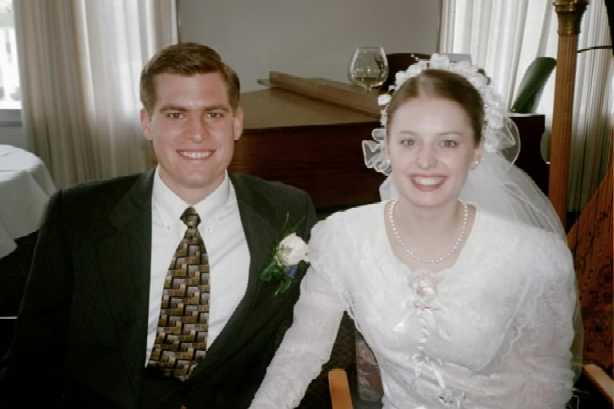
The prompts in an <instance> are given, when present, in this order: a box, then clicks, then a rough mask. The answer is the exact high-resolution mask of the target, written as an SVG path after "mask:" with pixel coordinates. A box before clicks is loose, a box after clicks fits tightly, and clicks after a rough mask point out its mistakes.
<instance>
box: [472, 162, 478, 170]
mask: <svg viewBox="0 0 614 409" xmlns="http://www.w3.org/2000/svg"><path fill="white" fill-rule="evenodd" d="M479 164H480V161H479V160H474V161H473V166H472V169H475V168H477V167H478V165H479Z"/></svg>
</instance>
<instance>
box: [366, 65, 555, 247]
mask: <svg viewBox="0 0 614 409" xmlns="http://www.w3.org/2000/svg"><path fill="white" fill-rule="evenodd" d="M426 69H439V70H446V71H451V72H453V73H456V74H458V75H460V76H461V77H463V78H465V79H466V80H467V81H469V83H471V85H473V87H474V88H475V89H476V90H477V91H478V92H479V93H480V96H481V97H482V101H483V103H484V123H483V126H482V142H481V150H482V155H481V160H480V164H479V166H477V167H476V168H475V169H473V170H471V171H470V172H469V174H468V176H467V179H466V182H465V185H464V187H463V189H462V191H461V194H460V199H461V200H465V201H467V202H471V203H474V204H476V205H478V206H479V207H480V208H481V209H484V210H487V211H489V212H491V213H494V214H497V215H499V216H502V217H505V218H507V219H510V220H512V221H514V222H521V223H525V224H528V225H532V226H535V227H538V228H541V229H543V230H546V231H549V232H552V233H556V234H557V235H559V236H560V237H562V238H564V237H565V233H564V229H563V227H562V225H561V223H560V220H559V218H558V216H557V214H556V212H555V211H554V209H553V208H552V205H551V203H550V201H549V200H548V198H547V197H546V196H545V195H544V194H543V192H542V191H541V190H540V189H539V188H538V187H537V185H535V183H534V182H533V180H532V179H531V178H530V177H529V176H528V175H527V174H526V173H524V172H523V171H522V170H520V169H519V168H517V167H516V166H514V164H513V163H514V161H515V160H516V158H517V157H518V154H519V152H520V138H519V134H518V128H517V127H516V125H515V124H514V122H513V121H512V120H511V119H510V117H509V116H508V115H507V110H506V109H505V105H504V104H503V102H502V99H501V97H500V96H499V95H498V94H497V93H496V92H495V91H494V90H493V88H492V87H491V86H490V85H489V80H488V78H487V77H486V76H485V75H484V74H483V73H482V72H480V69H479V68H478V67H476V66H474V65H471V64H470V63H469V62H467V61H461V62H450V60H449V59H448V57H446V56H444V55H439V54H433V55H432V57H431V59H430V60H420V61H418V62H417V63H415V64H413V65H410V66H409V67H408V68H407V69H406V70H404V71H399V72H397V73H396V75H395V83H394V85H391V86H390V88H389V90H388V91H389V92H388V93H385V94H382V95H380V96H379V97H378V105H379V106H380V107H381V108H382V110H381V119H380V124H381V126H380V127H378V128H375V129H374V130H373V131H372V132H371V137H372V139H373V140H368V141H363V142H362V149H363V155H364V161H365V165H366V166H367V167H368V168H372V169H375V170H376V171H378V172H381V173H383V174H385V175H389V174H390V172H391V166H390V162H389V160H388V159H387V158H386V155H385V143H386V142H385V140H386V124H387V120H388V105H389V103H390V101H391V100H392V95H393V94H394V92H396V91H397V90H398V89H399V88H401V86H402V85H403V84H404V83H405V81H407V80H408V79H410V78H412V77H415V76H417V75H419V74H420V73H421V72H422V71H424V70H426ZM380 196H381V197H382V199H390V198H394V197H397V196H398V191H397V189H396V187H395V186H394V184H393V182H392V180H391V178H390V177H388V178H387V179H386V181H385V182H384V183H383V184H382V186H381V187H380Z"/></svg>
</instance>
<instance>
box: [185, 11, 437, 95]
mask: <svg viewBox="0 0 614 409" xmlns="http://www.w3.org/2000/svg"><path fill="white" fill-rule="evenodd" d="M178 4H179V13H178V16H179V19H180V28H179V30H180V38H181V41H196V42H201V43H205V44H207V45H209V46H211V47H213V48H215V49H216V50H217V51H219V52H220V53H221V54H222V57H223V58H224V60H225V61H226V62H227V63H228V64H229V65H231V66H232V67H233V68H234V69H235V70H236V71H237V73H238V74H239V76H240V78H241V83H242V90H243V91H250V90H254V89H258V88H260V87H259V86H258V85H257V84H256V80H257V79H258V78H267V77H268V73H269V71H270V70H277V71H283V72H287V73H290V74H295V75H300V76H308V77H324V78H331V79H336V80H341V81H346V80H347V66H348V63H349V59H350V57H351V55H352V52H353V51H354V49H355V48H356V47H358V46H361V45H382V46H383V47H384V48H385V50H386V52H387V53H391V52H423V53H433V52H435V51H437V47H438V41H439V26H440V12H441V10H440V9H441V0H305V1H300V0H224V1H215V0H178Z"/></svg>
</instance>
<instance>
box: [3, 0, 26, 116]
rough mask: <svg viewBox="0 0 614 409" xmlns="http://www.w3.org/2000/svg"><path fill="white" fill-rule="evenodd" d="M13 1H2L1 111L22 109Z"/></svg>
mask: <svg viewBox="0 0 614 409" xmlns="http://www.w3.org/2000/svg"><path fill="white" fill-rule="evenodd" d="M14 22H15V19H14V13H13V0H0V110H19V109H21V89H20V87H19V68H18V61H17V43H16V41H15V23H14Z"/></svg>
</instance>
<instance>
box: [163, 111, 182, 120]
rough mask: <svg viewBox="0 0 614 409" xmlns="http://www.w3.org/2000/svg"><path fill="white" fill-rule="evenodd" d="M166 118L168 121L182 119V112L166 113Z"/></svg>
mask: <svg viewBox="0 0 614 409" xmlns="http://www.w3.org/2000/svg"><path fill="white" fill-rule="evenodd" d="M166 117H167V118H168V119H181V118H183V112H167V113H166Z"/></svg>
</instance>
